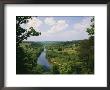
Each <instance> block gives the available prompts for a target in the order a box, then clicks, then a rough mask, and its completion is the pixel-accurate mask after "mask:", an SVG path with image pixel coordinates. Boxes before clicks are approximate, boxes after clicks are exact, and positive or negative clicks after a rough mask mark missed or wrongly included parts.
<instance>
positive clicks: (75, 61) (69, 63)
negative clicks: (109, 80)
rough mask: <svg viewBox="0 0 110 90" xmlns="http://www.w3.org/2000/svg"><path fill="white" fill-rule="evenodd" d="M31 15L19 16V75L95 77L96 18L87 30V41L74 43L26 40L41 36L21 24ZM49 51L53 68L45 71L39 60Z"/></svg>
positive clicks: (17, 65) (17, 63)
mask: <svg viewBox="0 0 110 90" xmlns="http://www.w3.org/2000/svg"><path fill="white" fill-rule="evenodd" d="M29 18H31V17H29V16H17V17H16V73H17V74H94V17H93V18H92V19H91V25H90V27H88V28H87V29H86V32H87V33H88V35H89V38H88V39H84V40H73V41H44V42H43V41H42V42H29V41H24V40H26V39H27V38H28V37H30V36H39V35H40V34H42V33H40V32H36V31H35V30H34V28H33V27H30V30H29V31H27V30H26V29H23V28H21V27H20V24H22V23H27V22H28V19H29ZM44 49H46V51H45V53H46V59H47V60H48V62H49V64H50V65H51V67H50V68H48V69H46V68H45V67H44V66H43V65H40V64H39V63H38V58H39V56H40V54H41V53H42V52H44Z"/></svg>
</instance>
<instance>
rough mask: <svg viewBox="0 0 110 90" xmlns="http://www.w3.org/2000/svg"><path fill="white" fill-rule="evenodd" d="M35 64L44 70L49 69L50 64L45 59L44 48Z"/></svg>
mask: <svg viewBox="0 0 110 90" xmlns="http://www.w3.org/2000/svg"><path fill="white" fill-rule="evenodd" d="M37 63H38V64H39V65H43V66H44V68H45V69H50V68H51V64H49V62H48V60H47V58H46V48H45V47H44V50H43V51H42V52H41V54H40V56H39V57H38V61H37Z"/></svg>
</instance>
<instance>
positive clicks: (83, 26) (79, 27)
mask: <svg viewBox="0 0 110 90" xmlns="http://www.w3.org/2000/svg"><path fill="white" fill-rule="evenodd" d="M90 20H91V17H87V18H84V19H83V20H82V21H80V22H79V23H76V24H74V25H73V30H76V31H86V29H87V28H88V27H89V26H90V24H91V22H90Z"/></svg>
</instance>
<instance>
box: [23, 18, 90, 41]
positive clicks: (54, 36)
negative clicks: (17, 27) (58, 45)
mask: <svg viewBox="0 0 110 90" xmlns="http://www.w3.org/2000/svg"><path fill="white" fill-rule="evenodd" d="M91 18H92V16H37V17H32V19H30V20H29V22H28V23H27V24H22V25H21V27H23V28H25V29H27V30H29V27H31V26H32V27H33V28H34V29H35V30H36V31H38V32H41V35H40V36H31V37H29V38H28V39H27V41H71V40H83V39H87V38H88V34H87V32H86V29H87V28H88V27H89V26H90V24H91V22H90V20H91Z"/></svg>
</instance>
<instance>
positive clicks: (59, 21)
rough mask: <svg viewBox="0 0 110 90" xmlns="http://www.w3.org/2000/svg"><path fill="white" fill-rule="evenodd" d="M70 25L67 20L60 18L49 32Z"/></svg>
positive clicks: (61, 29) (57, 30) (60, 29)
mask: <svg viewBox="0 0 110 90" xmlns="http://www.w3.org/2000/svg"><path fill="white" fill-rule="evenodd" d="M67 27H68V24H67V23H66V21H65V20H58V21H57V22H56V24H54V25H53V26H52V27H51V29H50V30H48V32H47V33H57V32H61V31H63V30H64V29H65V28H67Z"/></svg>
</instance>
